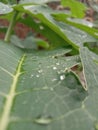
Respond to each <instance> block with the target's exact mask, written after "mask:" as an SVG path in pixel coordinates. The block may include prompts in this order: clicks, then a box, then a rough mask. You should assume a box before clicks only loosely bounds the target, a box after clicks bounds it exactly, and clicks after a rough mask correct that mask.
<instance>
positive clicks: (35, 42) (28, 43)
mask: <svg viewBox="0 0 98 130" xmlns="http://www.w3.org/2000/svg"><path fill="white" fill-rule="evenodd" d="M11 43H12V44H14V45H15V46H17V47H20V48H22V49H37V48H38V46H40V47H43V48H46V49H47V48H49V45H48V43H47V42H45V41H44V40H42V39H39V38H35V37H33V36H28V37H26V38H25V39H23V40H21V39H19V38H18V37H17V36H12V37H11Z"/></svg>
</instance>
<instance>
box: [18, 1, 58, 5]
mask: <svg viewBox="0 0 98 130" xmlns="http://www.w3.org/2000/svg"><path fill="white" fill-rule="evenodd" d="M52 1H59V0H37V1H36V0H20V2H19V3H20V4H23V3H36V4H42V3H47V2H52Z"/></svg>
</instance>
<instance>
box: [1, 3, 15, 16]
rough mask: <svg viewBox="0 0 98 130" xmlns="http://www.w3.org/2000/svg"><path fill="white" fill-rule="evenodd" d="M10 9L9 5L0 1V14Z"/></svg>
mask: <svg viewBox="0 0 98 130" xmlns="http://www.w3.org/2000/svg"><path fill="white" fill-rule="evenodd" d="M12 11H13V9H12V8H11V7H10V6H9V5H6V4H3V3H1V2H0V14H7V13H10V12H12Z"/></svg>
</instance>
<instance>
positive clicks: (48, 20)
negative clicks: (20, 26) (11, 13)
mask: <svg viewBox="0 0 98 130" xmlns="http://www.w3.org/2000/svg"><path fill="white" fill-rule="evenodd" d="M14 8H15V9H16V10H19V11H23V12H26V13H29V14H31V15H32V16H33V17H35V18H37V19H39V20H40V21H41V22H42V23H43V24H44V25H46V26H47V27H49V28H50V29H51V30H52V31H54V32H55V33H56V34H57V35H59V37H61V38H62V39H63V40H64V41H65V44H67V45H72V46H73V47H74V48H76V49H78V46H77V45H76V44H75V43H73V42H72V41H70V40H69V39H68V38H67V36H66V35H65V34H64V32H63V30H62V29H61V28H60V27H59V26H57V21H55V20H54V18H53V17H52V14H53V12H54V11H53V10H52V9H51V8H49V7H48V6H46V5H31V6H30V5H29V6H27V5H25V6H23V8H24V9H23V8H21V7H18V6H16V7H14Z"/></svg>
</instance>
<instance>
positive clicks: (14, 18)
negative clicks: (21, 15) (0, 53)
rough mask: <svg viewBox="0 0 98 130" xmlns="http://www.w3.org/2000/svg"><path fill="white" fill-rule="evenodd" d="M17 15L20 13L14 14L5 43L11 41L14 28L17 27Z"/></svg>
mask: <svg viewBox="0 0 98 130" xmlns="http://www.w3.org/2000/svg"><path fill="white" fill-rule="evenodd" d="M17 15H18V12H17V11H15V12H14V14H13V17H12V20H11V22H10V24H9V27H8V30H7V32H6V35H5V38H4V41H5V42H9V41H10V37H11V33H12V30H13V27H14V26H15V23H16V18H17Z"/></svg>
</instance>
